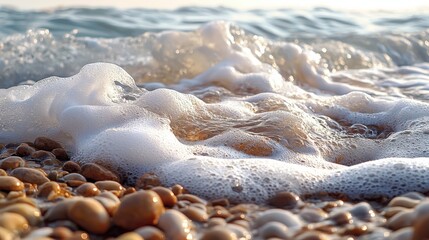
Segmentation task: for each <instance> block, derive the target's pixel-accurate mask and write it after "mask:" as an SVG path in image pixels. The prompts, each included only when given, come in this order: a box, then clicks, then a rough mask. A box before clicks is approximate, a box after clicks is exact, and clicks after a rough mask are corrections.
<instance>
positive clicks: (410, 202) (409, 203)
mask: <svg viewBox="0 0 429 240" xmlns="http://www.w3.org/2000/svg"><path fill="white" fill-rule="evenodd" d="M419 203H420V200H415V199H411V198H408V197H395V198H393V199H392V200H391V201H390V202H389V204H388V205H387V206H389V207H405V208H414V207H415V206H417V204H419Z"/></svg>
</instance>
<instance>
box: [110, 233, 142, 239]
mask: <svg viewBox="0 0 429 240" xmlns="http://www.w3.org/2000/svg"><path fill="white" fill-rule="evenodd" d="M116 239H117V240H143V238H142V237H141V236H140V235H139V234H138V233H135V232H127V233H124V234H121V235H120V236H119V237H117V238H116Z"/></svg>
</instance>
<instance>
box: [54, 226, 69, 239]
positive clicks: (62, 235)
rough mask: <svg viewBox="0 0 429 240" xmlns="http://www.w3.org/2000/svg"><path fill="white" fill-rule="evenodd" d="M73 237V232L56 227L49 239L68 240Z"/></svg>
mask: <svg viewBox="0 0 429 240" xmlns="http://www.w3.org/2000/svg"><path fill="white" fill-rule="evenodd" d="M72 236H73V232H72V231H71V230H70V229H68V228H66V227H56V228H54V229H53V230H52V233H51V234H50V235H49V237H52V238H54V239H70V238H71V237H72Z"/></svg>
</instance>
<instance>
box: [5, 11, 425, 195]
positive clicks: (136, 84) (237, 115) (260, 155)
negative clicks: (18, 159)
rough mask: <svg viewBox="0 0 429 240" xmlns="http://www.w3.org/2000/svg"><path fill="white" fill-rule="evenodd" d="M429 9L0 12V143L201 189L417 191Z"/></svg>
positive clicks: (421, 172)
mask: <svg viewBox="0 0 429 240" xmlns="http://www.w3.org/2000/svg"><path fill="white" fill-rule="evenodd" d="M428 62H429V14H426V13H420V14H400V13H389V12H383V13H373V12H364V13H350V12H338V11H333V10H329V9H325V8H317V9H314V10H311V11H298V10H293V9H282V10H276V11H274V10H253V11H238V10H233V9H228V8H181V9H178V10H174V11H160V10H153V9H130V10H117V9H83V8H80V9H59V10H52V11H44V12H25V11H18V10H13V9H7V8H0V86H1V87H2V89H0V142H4V143H9V142H19V141H32V140H34V139H35V138H36V137H39V136H48V137H51V138H54V139H56V140H58V141H60V142H61V143H62V144H63V145H65V146H66V148H67V149H68V151H69V152H70V154H71V155H72V159H73V160H75V161H78V162H81V163H85V162H97V163H100V164H103V165H104V166H106V167H108V168H110V169H112V170H114V171H117V172H118V173H120V174H121V175H122V177H123V180H124V181H126V182H129V183H132V182H134V181H135V180H136V179H137V178H138V177H139V176H141V175H142V174H143V173H145V172H154V173H155V174H157V175H158V176H159V177H160V179H161V180H162V182H163V183H164V184H165V185H169V184H174V183H179V184H182V185H184V186H185V187H186V188H188V189H189V190H190V191H191V192H194V193H196V194H200V195H202V196H204V197H207V198H220V197H228V198H230V199H231V200H237V201H253V202H261V201H264V200H265V199H267V198H268V197H270V196H272V195H273V194H275V193H276V192H278V191H293V192H295V193H297V194H315V193H319V192H331V193H344V194H347V195H348V196H350V197H352V198H367V197H379V196H386V197H393V196H396V195H398V194H401V193H404V192H408V191H419V192H427V191H429V174H428V172H429V158H428V156H429V152H428V150H427V148H428V146H429V104H428V103H427V100H428V99H429V63H428Z"/></svg>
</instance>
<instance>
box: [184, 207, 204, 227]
mask: <svg viewBox="0 0 429 240" xmlns="http://www.w3.org/2000/svg"><path fill="white" fill-rule="evenodd" d="M180 212H181V213H183V214H184V215H185V216H186V217H188V218H189V219H191V220H192V221H196V222H201V223H203V222H207V220H208V219H209V216H208V214H207V212H205V211H204V210H202V209H200V208H197V207H194V206H190V207H186V208H183V209H180Z"/></svg>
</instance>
